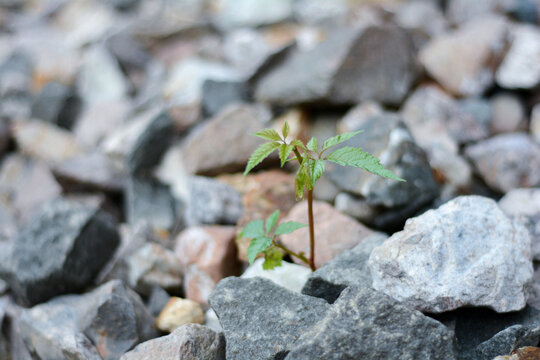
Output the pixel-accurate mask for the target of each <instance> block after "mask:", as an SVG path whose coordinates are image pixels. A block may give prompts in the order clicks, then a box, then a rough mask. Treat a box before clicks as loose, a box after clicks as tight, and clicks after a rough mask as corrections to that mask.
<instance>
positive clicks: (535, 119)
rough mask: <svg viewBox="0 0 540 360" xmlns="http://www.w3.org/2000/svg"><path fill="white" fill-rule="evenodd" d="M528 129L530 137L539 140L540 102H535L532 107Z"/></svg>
mask: <svg viewBox="0 0 540 360" xmlns="http://www.w3.org/2000/svg"><path fill="white" fill-rule="evenodd" d="M530 129H531V135H532V137H533V138H534V139H535V140H536V141H537V142H540V104H536V105H535V106H534V107H533V109H532V112H531V125H530Z"/></svg>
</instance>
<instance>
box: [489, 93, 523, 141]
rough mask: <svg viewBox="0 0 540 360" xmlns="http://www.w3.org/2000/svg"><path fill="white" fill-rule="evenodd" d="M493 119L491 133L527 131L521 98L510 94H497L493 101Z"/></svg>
mask: <svg viewBox="0 0 540 360" xmlns="http://www.w3.org/2000/svg"><path fill="white" fill-rule="evenodd" d="M491 104H492V106H493V119H492V121H491V131H492V133H493V134H500V133H507V132H516V131H524V130H526V129H527V122H526V119H525V109H524V106H523V104H522V103H521V100H520V99H519V97H517V96H515V95H513V94H510V93H502V94H497V95H495V96H494V97H493V98H492V99H491Z"/></svg>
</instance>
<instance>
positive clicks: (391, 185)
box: [327, 113, 438, 208]
mask: <svg viewBox="0 0 540 360" xmlns="http://www.w3.org/2000/svg"><path fill="white" fill-rule="evenodd" d="M358 126H359V127H358V129H363V130H364V133H363V134H361V135H358V136H356V137H354V138H353V139H351V140H349V141H348V142H347V143H346V145H348V146H355V147H361V148H362V149H364V150H365V151H368V152H370V153H371V154H373V155H374V156H376V157H378V158H379V159H380V160H381V163H382V164H383V165H384V166H385V167H386V168H388V169H389V170H391V171H392V172H394V173H395V174H396V175H397V176H399V177H401V178H404V179H405V180H407V182H398V181H395V180H388V179H383V178H380V177H378V176H376V175H373V174H370V173H368V172H365V171H361V170H359V169H356V168H352V167H342V166H339V165H335V164H330V163H329V164H328V166H327V169H328V172H327V175H328V177H329V178H330V180H332V181H333V182H334V183H335V184H336V185H338V187H339V188H340V189H342V190H344V191H347V192H351V193H353V194H356V195H361V196H363V197H365V198H366V199H367V201H368V203H369V204H370V205H375V206H379V205H380V206H384V207H387V208H393V207H400V206H404V205H413V206H415V207H416V208H419V207H420V206H422V205H424V204H426V203H428V202H429V201H431V200H433V199H434V198H435V197H436V196H437V194H438V186H437V184H436V183H435V180H434V178H433V174H432V171H431V167H430V166H429V164H428V162H427V159H426V155H425V153H424V151H423V150H422V149H420V147H418V146H417V145H416V143H415V142H414V139H413V137H412V135H411V133H410V132H409V130H408V129H407V127H406V125H405V124H404V123H403V121H402V120H401V119H400V118H399V117H398V116H396V115H393V114H389V113H385V114H382V115H375V116H372V117H369V118H367V119H365V120H364V121H363V122H362V123H361V124H359V125H358ZM358 129H354V130H358Z"/></svg>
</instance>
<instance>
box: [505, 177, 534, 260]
mask: <svg viewBox="0 0 540 360" xmlns="http://www.w3.org/2000/svg"><path fill="white" fill-rule="evenodd" d="M499 207H500V208H501V210H502V211H503V212H504V213H505V214H506V215H508V216H509V217H510V218H512V219H516V220H518V221H520V222H522V223H523V225H525V227H526V228H527V230H529V235H530V236H531V243H532V252H533V257H534V259H535V260H540V189H538V188H536V189H515V190H511V191H509V192H508V193H506V195H505V196H504V197H503V198H502V199H501V200H499Z"/></svg>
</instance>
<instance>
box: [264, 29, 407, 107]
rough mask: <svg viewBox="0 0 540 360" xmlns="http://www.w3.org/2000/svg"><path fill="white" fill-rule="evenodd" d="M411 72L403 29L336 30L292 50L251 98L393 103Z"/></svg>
mask: <svg viewBox="0 0 540 360" xmlns="http://www.w3.org/2000/svg"><path fill="white" fill-rule="evenodd" d="M367 49H370V50H369V51H368V50H367ZM381 53H384V54H386V56H385V57H384V61H381V58H380V56H378V55H376V54H381ZM416 75H417V67H416V60H415V56H414V51H413V47H412V42H411V41H410V39H409V37H408V34H407V33H406V32H405V31H404V30H403V29H400V28H398V27H390V26H378V27H369V28H367V29H365V30H363V31H360V32H358V31H356V32H351V31H339V32H336V33H334V34H332V35H330V36H329V37H328V39H327V40H326V41H324V42H323V43H321V44H320V45H318V46H317V47H315V48H314V49H312V50H309V51H298V52H295V53H293V54H291V55H290V56H289V57H288V58H287V59H286V60H285V61H284V62H283V64H280V65H278V66H277V67H276V68H275V70H273V71H270V72H269V73H268V74H267V75H265V76H263V77H262V78H261V79H260V81H259V82H258V83H257V86H256V90H255V97H256V98H257V99H258V100H260V101H264V102H271V103H277V104H281V105H289V104H296V103H314V102H332V103H337V104H356V103H358V102H360V101H364V100H375V101H380V102H382V103H385V104H392V105H396V104H399V103H400V102H401V100H402V99H403V97H404V96H405V95H406V93H407V91H408V90H409V88H410V86H411V85H412V83H413V82H414V80H415V78H416ZM374 83H377V84H378V85H377V86H373V84H374Z"/></svg>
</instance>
